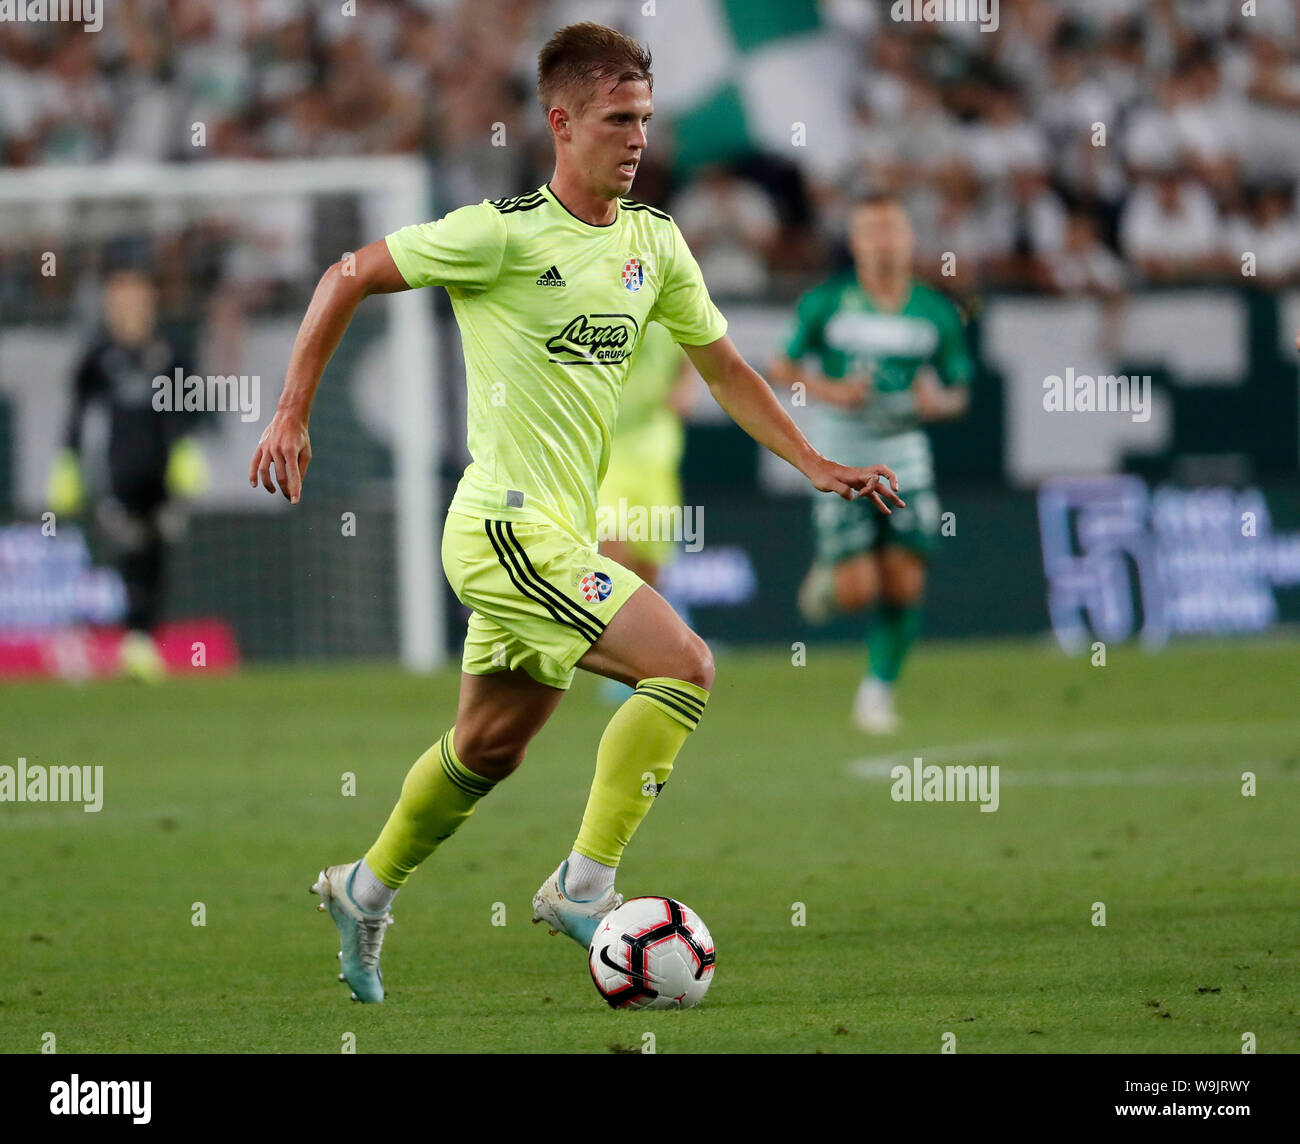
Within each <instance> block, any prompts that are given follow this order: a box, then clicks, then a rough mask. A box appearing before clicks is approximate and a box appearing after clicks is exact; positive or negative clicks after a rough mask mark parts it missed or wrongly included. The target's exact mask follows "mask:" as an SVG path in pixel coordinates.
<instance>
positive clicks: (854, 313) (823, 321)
mask: <svg viewBox="0 0 1300 1144" xmlns="http://www.w3.org/2000/svg"><path fill="white" fill-rule="evenodd" d="M849 245H850V248H851V251H852V254H853V263H854V269H853V272H852V273H846V274H843V275H841V276H839V277H837V278H834V279H832V280H831V281H829V282H826V283H824V284H823V285H821V286H818V287H816V288H815V289H813V290H810V291H809V292H808V293H807V294H805V295H804V296H803V298H802V299H800V301H799V306H798V311H797V315H796V318H795V321H794V325H793V329H792V331H791V333H790V336H789V338H788V339H787V342H786V345H785V352H784V355H783V356H782V357H780V358H778V360H777V361H776V362H774V363H773V366H772V369H771V377H772V378H773V380H774V381H776V382H780V383H785V384H788V385H790V386H791V387H793V388H795V389H796V390H798V388H799V387H802V388H803V392H804V393H806V395H807V396H808V397H810V398H812V402H811V408H810V410H809V412H810V415H811V417H810V421H811V431H810V433H809V437H810V439H811V440H812V442H813V444H814V445H815V446H816V447H817V448H818V449H820V450H823V451H825V452H827V453H828V454H830V455H831V456H835V457H840V456H843V457H844V458H845V459H846V461H847V462H848V463H850V464H851V463H854V458H861V457H865V456H867V455H868V454H870V455H871V456H872V457H873V458H878V459H879V460H880V461H882V462H884V463H885V464H887V465H889V466H890V467H892V468H893V469H894V470H895V472H897V474H898V479H899V482H900V484H901V485H902V487H903V488H905V489H907V490H908V498H907V507H906V508H905V509H899V510H897V511H896V512H895V513H893V515H891V516H888V517H885V516H878V515H876V514H874V513H871V512H869V511H864V510H865V509H866V507H867V506H865V505H862V504H859V503H856V502H851V501H840V500H836V499H831V498H825V499H821V500H818V501H817V502H816V503H815V504H814V506H813V524H814V532H815V535H816V555H815V559H814V563H813V566H812V568H811V569H810V571H809V573H808V575H807V577H806V578H805V580H804V582H803V585H802V587H801V588H800V590H799V610H800V613H801V614H802V615H803V616H804V618H805V619H806V620H808V621H809V622H811V623H825V622H827V621H828V620H830V619H831V618H832V617H833V616H835V615H837V614H841V613H846V612H861V611H868V610H872V609H874V615H873V616H872V618H871V620H870V622H869V626H868V629H867V670H866V673H865V675H864V676H863V679H862V682H861V684H860V685H859V687H858V692H857V695H856V697H855V699H854V703H853V719H854V722H855V723H856V724H857V726H858V727H859V728H860V729H861V730H863V731H865V732H867V733H869V734H889V733H892V732H894V731H896V730H897V729H898V717H897V715H896V714H895V712H894V687H895V684H896V682H897V680H898V677H899V673H900V672H901V670H902V666H903V660H904V658H905V657H906V655H907V651H908V649H909V647H910V646H911V644H912V642H913V640H914V639H915V638H916V636H917V633H918V632H919V631H920V627H921V601H922V598H923V596H924V592H925V574H926V566H927V563H928V561H929V558H930V555H931V553H932V552H933V549H934V544H935V540H936V538H937V536H938V533H939V502H938V498H937V497H936V496H935V492H934V467H933V461H932V458H931V454H930V441H929V438H928V437H927V436H926V433H925V430H924V428H923V427H922V425H923V423H924V422H927V421H944V420H950V419H953V418H957V417H961V416H962V415H963V414H965V412H966V409H967V406H968V404H969V388H968V386H969V383H970V379H971V373H972V368H973V367H972V362H971V357H970V353H969V351H968V349H967V346H966V339H965V335H964V333H963V330H962V323H961V318H960V316H959V315H958V313H957V310H956V308H955V307H954V306H953V304H952V303H951V302H950V301H948V299H947V298H945V297H944V296H943V295H942V294H940V293H938V292H937V291H935V290H932V289H931V288H930V287H928V286H926V285H924V284H923V283H921V282H918V281H916V280H915V279H914V278H913V276H912V251H913V246H914V236H913V233H912V227H911V223H910V222H909V220H908V217H907V214H906V212H905V211H904V210H903V207H902V204H901V203H899V201H898V200H897V199H895V198H893V197H892V196H888V195H875V196H870V197H866V198H863V199H860V200H858V201H856V202H855V203H854V204H853V206H852V208H851V214H850V224H849ZM809 357H812V358H815V359H816V361H817V364H818V367H819V368H818V369H816V370H810V369H805V368H804V364H803V363H804V359H805V358H809Z"/></svg>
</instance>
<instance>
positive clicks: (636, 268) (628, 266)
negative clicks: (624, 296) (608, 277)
mask: <svg viewBox="0 0 1300 1144" xmlns="http://www.w3.org/2000/svg"><path fill="white" fill-rule="evenodd" d="M644 282H645V271H644V270H642V268H641V260H640V259H639V258H629V259H628V260H627V261H626V262H625V263H623V285H624V286H626V287H627V288H628V289H629V290H631V291H632V293H634V294H635V293H636V292H637V291H638V290H640V289H641V286H642V284H643V283H644Z"/></svg>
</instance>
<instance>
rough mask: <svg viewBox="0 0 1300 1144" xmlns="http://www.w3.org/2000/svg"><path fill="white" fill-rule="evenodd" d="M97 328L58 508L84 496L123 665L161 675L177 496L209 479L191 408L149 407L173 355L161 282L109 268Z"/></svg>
mask: <svg viewBox="0 0 1300 1144" xmlns="http://www.w3.org/2000/svg"><path fill="white" fill-rule="evenodd" d="M103 306H104V311H103V323H102V326H101V328H100V329H99V330H98V331H97V332H96V335H95V337H94V339H93V341H92V342H91V345H90V347H89V349H88V350H87V351H86V353H85V355H84V356H83V357H82V358H81V359H80V362H79V364H78V366H77V370H76V374H75V378H74V383H73V394H72V409H71V414H70V416H69V418H68V429H67V435H66V438H65V442H64V448H63V449H62V450H61V451H60V452H59V454H58V456H57V457H56V458H55V462H54V467H53V469H52V471H51V474H50V484H49V502H50V507H51V508H52V509H53V510H54V512H55V513H56V515H65V514H67V515H75V514H77V513H79V512H81V511H82V510H83V508H84V507H86V506H87V504H88V505H89V506H90V508H91V509H92V513H91V515H92V517H93V520H94V522H95V524H96V526H97V529H98V533H99V535H100V537H101V538H102V540H103V541H104V543H105V544H106V546H107V547H108V549H109V552H110V554H111V559H112V562H113V564H114V565H115V566H116V568H117V570H118V572H119V573H120V574H121V576H122V579H123V581H124V582H125V585H126V593H127V615H126V624H127V628H128V631H127V634H126V638H125V639H124V640H123V641H122V650H121V669H122V671H123V672H124V673H125V674H127V675H130V676H133V677H135V678H137V679H141V680H145V681H147V682H157V681H159V680H161V679H162V678H163V676H164V674H165V667H164V664H163V658H162V655H161V653H160V651H159V648H158V645H157V644H156V643H155V641H154V639H153V635H152V633H153V630H154V628H155V627H156V626H157V624H158V620H159V617H160V613H161V606H162V592H163V564H164V556H165V550H166V545H167V543H168V542H169V541H171V540H173V539H175V538H176V537H177V536H178V535H179V534H180V532H181V531H182V530H183V529H184V525H185V518H184V513H183V511H182V509H181V506H180V503H179V502H180V501H181V500H182V499H185V498H188V497H193V496H197V495H198V494H199V493H201V492H202V491H203V489H204V487H205V486H206V484H207V471H206V464H205V462H204V459H203V455H202V453H201V452H200V451H199V450H198V448H197V446H196V445H195V444H194V443H193V442H192V441H191V440H190V439H189V437H188V435H187V433H188V431H189V430H190V429H191V428H192V427H193V418H194V415H193V414H184V413H173V412H158V411H156V410H155V408H154V395H155V393H156V392H157V387H155V385H154V379H155V378H156V377H160V376H165V377H167V378H168V379H169V381H170V378H171V376H172V374H173V373H174V371H175V370H176V369H177V367H178V366H179V365H180V362H179V360H178V356H177V354H176V352H175V350H174V348H173V346H172V344H171V342H169V341H168V339H167V338H166V337H164V336H163V335H162V334H161V333H160V332H159V331H158V328H157V308H158V297H157V290H156V288H155V287H154V284H153V281H152V280H151V279H150V278H149V276H148V275H147V274H145V273H143V272H142V271H140V270H135V269H121V270H115V271H113V272H112V273H110V275H109V276H108V279H107V280H106V282H105V284H104V303H103Z"/></svg>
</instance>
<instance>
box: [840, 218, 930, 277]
mask: <svg viewBox="0 0 1300 1144" xmlns="http://www.w3.org/2000/svg"><path fill="white" fill-rule="evenodd" d="M914 241H915V240H914V238H913V235H912V224H911V222H910V221H909V220H908V217H907V212H906V211H905V210H903V208H902V206H901V205H900V204H898V203H872V204H870V205H868V206H860V207H858V208H857V209H856V210H855V211H854V212H853V219H852V222H851V224H850V230H849V245H850V247H851V248H852V250H853V261H854V262H855V263H856V264H857V267H858V269H859V271H866V272H867V273H869V274H871V275H873V276H875V275H884V276H891V275H900V274H906V273H907V272H908V271H909V270H910V269H911V266H912V247H913V245H914Z"/></svg>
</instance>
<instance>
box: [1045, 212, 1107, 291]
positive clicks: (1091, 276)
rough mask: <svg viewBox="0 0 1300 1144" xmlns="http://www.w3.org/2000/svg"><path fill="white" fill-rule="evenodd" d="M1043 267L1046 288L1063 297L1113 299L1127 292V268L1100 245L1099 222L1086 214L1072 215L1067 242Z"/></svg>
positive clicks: (1104, 246)
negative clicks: (1068, 295) (1079, 296)
mask: <svg viewBox="0 0 1300 1144" xmlns="http://www.w3.org/2000/svg"><path fill="white" fill-rule="evenodd" d="M1044 266H1045V269H1046V285H1047V286H1048V287H1049V288H1050V289H1052V290H1055V291H1057V292H1058V293H1061V294H1090V295H1094V296H1098V297H1103V298H1110V297H1116V296H1118V295H1119V294H1122V293H1123V291H1124V287H1125V281H1126V275H1125V273H1124V264H1123V263H1122V262H1120V260H1119V259H1118V258H1117V257H1116V256H1115V255H1114V254H1112V253H1111V251H1110V250H1109V249H1108V248H1107V247H1106V245H1105V243H1103V242H1102V241H1101V236H1100V233H1099V228H1098V226H1097V218H1096V216H1095V215H1094V214H1092V213H1091V212H1089V211H1087V210H1083V209H1077V210H1072V211H1071V212H1070V214H1069V217H1068V218H1067V219H1066V225H1065V240H1064V242H1063V243H1062V245H1061V248H1060V249H1059V250H1058V251H1056V252H1054V253H1053V254H1052V256H1051V257H1050V258H1047V259H1045V260H1044Z"/></svg>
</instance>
